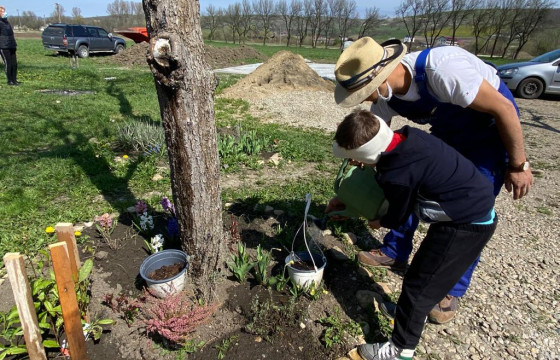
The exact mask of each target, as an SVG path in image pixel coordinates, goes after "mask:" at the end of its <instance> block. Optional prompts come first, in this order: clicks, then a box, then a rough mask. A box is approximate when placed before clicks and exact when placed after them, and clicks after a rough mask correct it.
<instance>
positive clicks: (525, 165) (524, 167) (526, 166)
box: [523, 161, 529, 171]
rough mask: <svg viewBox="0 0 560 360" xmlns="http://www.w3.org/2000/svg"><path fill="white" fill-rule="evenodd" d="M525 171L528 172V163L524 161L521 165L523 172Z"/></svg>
mask: <svg viewBox="0 0 560 360" xmlns="http://www.w3.org/2000/svg"><path fill="white" fill-rule="evenodd" d="M525 170H529V162H528V161H525V162H524V163H523V171H525Z"/></svg>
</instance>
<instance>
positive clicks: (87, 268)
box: [78, 259, 93, 282]
mask: <svg viewBox="0 0 560 360" xmlns="http://www.w3.org/2000/svg"><path fill="white" fill-rule="evenodd" d="M92 269H93V260H91V259H87V260H86V261H84V263H83V264H82V267H81V268H80V271H79V273H78V281H79V282H83V281H85V280H86V279H87V278H88V277H89V274H91V270H92Z"/></svg>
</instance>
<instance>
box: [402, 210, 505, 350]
mask: <svg viewBox="0 0 560 360" xmlns="http://www.w3.org/2000/svg"><path fill="white" fill-rule="evenodd" d="M497 222H498V218H497V217H496V218H495V219H494V223H493V224H490V225H473V224H453V223H436V224H432V225H431V226H430V228H429V230H428V234H427V235H426V237H425V238H424V240H423V241H422V244H421V245H420V248H419V249H418V251H417V252H416V255H414V258H413V259H412V262H411V264H410V268H409V269H408V271H407V272H406V275H405V277H404V281H403V285H402V293H401V296H400V297H399V302H398V304H397V316H396V318H395V328H394V330H393V336H392V340H393V343H394V344H395V345H396V346H397V347H399V348H401V349H414V348H416V345H418V342H419V341H420V335H421V334H422V330H423V328H424V323H425V321H426V317H427V316H428V313H429V312H430V310H432V308H433V307H434V305H435V304H437V303H438V301H440V300H441V299H443V297H444V296H445V295H447V293H448V292H449V290H451V288H452V287H453V285H455V284H456V283H457V281H458V280H459V278H460V277H461V275H463V273H464V272H465V271H466V270H467V268H468V267H469V266H470V265H471V264H472V263H473V262H474V261H475V259H476V258H477V257H478V255H479V254H480V252H481V251H482V249H483V248H484V246H485V245H486V243H487V242H488V240H490V238H491V237H492V234H493V233H494V230H495V229H496V224H497Z"/></svg>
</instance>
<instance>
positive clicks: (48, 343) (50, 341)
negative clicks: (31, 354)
mask: <svg viewBox="0 0 560 360" xmlns="http://www.w3.org/2000/svg"><path fill="white" fill-rule="evenodd" d="M43 346H44V347H46V348H53V349H58V348H60V345H59V344H58V342H57V341H56V340H53V339H48V340H43Z"/></svg>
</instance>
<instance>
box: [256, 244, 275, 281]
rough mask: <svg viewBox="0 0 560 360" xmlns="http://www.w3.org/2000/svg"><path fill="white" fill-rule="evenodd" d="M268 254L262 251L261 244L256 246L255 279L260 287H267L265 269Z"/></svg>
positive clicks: (267, 263) (268, 259)
mask: <svg viewBox="0 0 560 360" xmlns="http://www.w3.org/2000/svg"><path fill="white" fill-rule="evenodd" d="M270 259H271V256H270V253H269V252H266V251H264V250H263V249H262V247H261V244H259V245H258V246H257V261H256V262H255V277H256V279H257V282H258V283H259V284H261V285H264V286H267V285H268V274H267V268H268V265H269V264H270Z"/></svg>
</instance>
